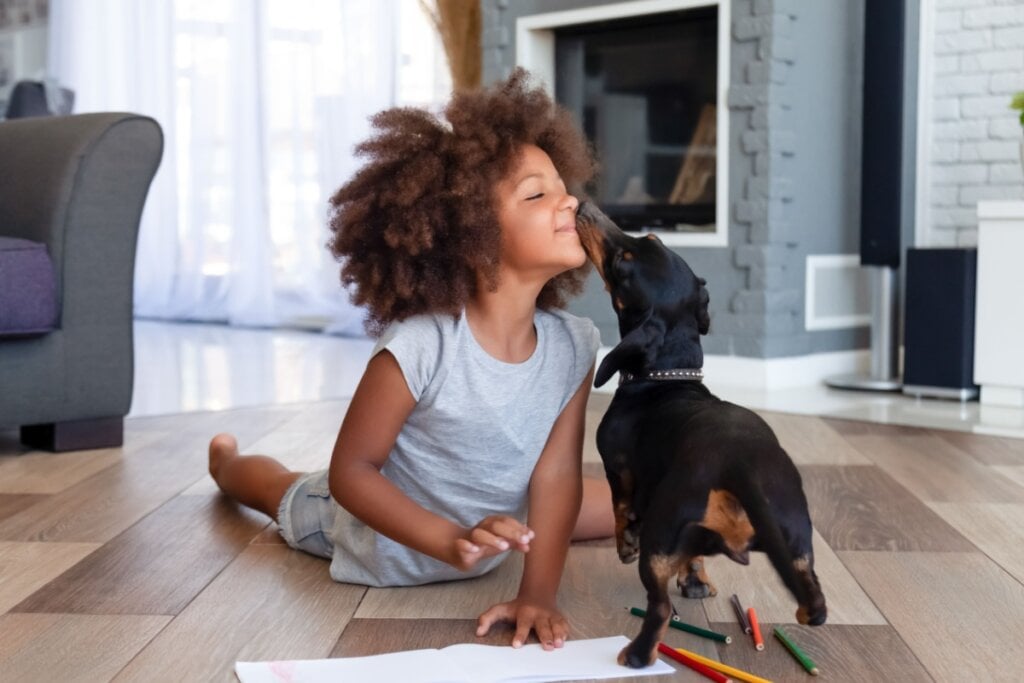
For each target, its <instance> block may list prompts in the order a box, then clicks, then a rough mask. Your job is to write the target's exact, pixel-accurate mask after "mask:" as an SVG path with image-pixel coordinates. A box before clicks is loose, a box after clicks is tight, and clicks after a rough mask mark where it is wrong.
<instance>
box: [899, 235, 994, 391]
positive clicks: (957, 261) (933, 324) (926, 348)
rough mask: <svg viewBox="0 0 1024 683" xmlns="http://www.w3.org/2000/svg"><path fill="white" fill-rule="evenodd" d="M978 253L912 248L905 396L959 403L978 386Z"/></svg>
mask: <svg viewBox="0 0 1024 683" xmlns="http://www.w3.org/2000/svg"><path fill="white" fill-rule="evenodd" d="M977 271H978V252H977V250H976V249H908V250H907V272H906V275H907V289H906V307H905V310H906V319H905V324H904V330H903V340H904V342H903V343H904V347H903V393H905V394H912V395H915V396H933V397H938V398H958V399H960V400H961V401H965V400H968V399H971V398H974V397H976V396H977V395H978V387H977V385H975V384H974V296H975V285H976V281H977Z"/></svg>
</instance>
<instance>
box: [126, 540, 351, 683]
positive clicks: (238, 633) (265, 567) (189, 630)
mask: <svg viewBox="0 0 1024 683" xmlns="http://www.w3.org/2000/svg"><path fill="white" fill-rule="evenodd" d="M365 590H366V589H365V588H363V587H361V586H352V585H347V584H340V583H335V582H334V581H332V580H331V577H330V575H329V573H328V563H327V562H325V561H324V560H322V559H320V558H316V557H312V556H310V555H306V554H305V553H301V552H298V551H295V550H292V549H291V548H288V547H285V546H277V545H250V546H249V547H247V548H246V549H245V550H244V551H243V552H242V554H241V555H239V557H238V558H237V559H236V560H235V561H234V562H232V563H231V564H230V565H228V567H227V568H226V569H225V570H224V571H223V572H221V574H220V575H219V576H217V578H216V579H215V580H214V581H213V582H212V583H211V584H210V585H209V586H207V587H206V589H205V590H204V591H203V592H202V593H200V594H199V595H198V596H197V597H196V599H195V600H193V601H192V602H191V603H190V604H189V605H188V607H186V608H185V609H184V610H183V611H182V612H181V614H179V615H178V616H177V617H176V618H175V619H174V621H172V622H171V623H170V624H169V625H168V626H167V627H166V628H165V629H164V630H163V631H161V632H160V634H159V635H158V636H157V637H156V638H154V639H153V641H152V642H150V643H149V645H147V646H146V647H145V648H144V649H143V650H142V652H140V653H139V654H138V656H137V657H135V659H133V660H132V661H131V663H130V664H129V665H128V666H127V667H125V668H124V670H122V671H121V673H120V674H119V675H118V676H117V678H116V679H115V680H117V681H145V682H147V683H148V682H149V681H211V680H216V681H233V680H235V678H234V674H233V673H232V672H233V667H234V664H235V662H236V661H239V660H241V661H263V660H275V659H320V658H323V657H326V656H327V655H328V654H329V653H330V652H331V649H332V648H333V647H334V645H335V643H337V641H338V638H339V637H340V635H341V632H342V630H343V629H344V628H345V625H346V624H347V623H348V620H349V618H350V617H351V616H352V613H353V612H354V611H355V608H356V605H357V604H358V603H359V600H360V598H361V597H362V595H363V593H364V592H365Z"/></svg>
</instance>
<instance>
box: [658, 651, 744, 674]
mask: <svg viewBox="0 0 1024 683" xmlns="http://www.w3.org/2000/svg"><path fill="white" fill-rule="evenodd" d="M658 652H660V653H661V654H663V655H665V656H667V657H671V658H672V659H674V660H676V661H677V662H679V663H680V664H685V665H686V666H688V667H690V668H691V669H693V670H694V671H696V672H697V673H699V674H701V675H702V676H704V677H705V678H710V679H711V680H713V681H716V683H729V679H728V678H726V677H725V676H723V675H722V674H720V673H718V672H717V671H715V670H714V669H711V668H709V667H706V666H704V665H703V664H701V663H700V662H698V661H696V660H693V659H690V658H689V657H687V656H686V655H684V654H681V653H679V652H676V651H675V650H673V649H672V648H670V647H669V646H668V645H666V644H665V643H658Z"/></svg>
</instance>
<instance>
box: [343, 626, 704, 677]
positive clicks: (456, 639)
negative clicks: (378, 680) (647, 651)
mask: <svg viewBox="0 0 1024 683" xmlns="http://www.w3.org/2000/svg"><path fill="white" fill-rule="evenodd" d="M475 625H476V621H475V620H472V619H353V620H352V621H350V622H349V624H348V626H347V627H346V628H345V631H344V633H342V634H341V638H340V639H339V640H338V643H337V645H335V646H334V649H333V650H332V651H331V655H330V656H331V657H365V656H368V655H377V654H385V653H388V652H400V651H403V650H420V649H426V648H438V649H440V648H444V647H447V646H449V645H455V644H458V643H478V644H480V645H507V644H508V642H509V641H510V640H511V639H512V628H511V627H495V628H492V629H491V632H490V633H488V634H487V635H486V636H483V637H480V638H477V637H476V636H475V635H474V632H475ZM530 642H535V639H531V641H530ZM606 680H610V681H612V682H613V683H614V681H630V682H631V683H655V682H656V681H665V680H670V681H695V682H698V681H706V680H707V679H703V678H699V677H698V678H691V677H689V676H686V675H685V674H677V675H675V676H672V677H670V678H665V677H664V676H640V677H637V678H621V679H614V678H613V679H606Z"/></svg>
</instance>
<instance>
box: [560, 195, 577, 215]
mask: <svg viewBox="0 0 1024 683" xmlns="http://www.w3.org/2000/svg"><path fill="white" fill-rule="evenodd" d="M579 206H580V200H578V199H576V197H573V196H572V195H571V194H567V195H565V202H564V203H563V204H562V207H563V208H566V209H569V210H570V211H572V212H573V213H576V209H578V208H579Z"/></svg>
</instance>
